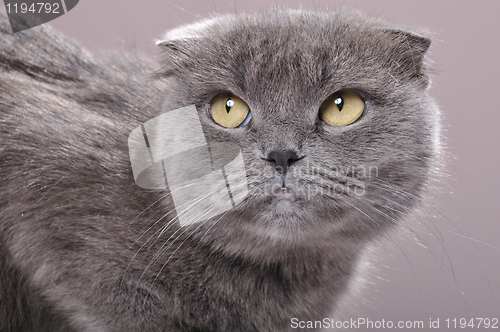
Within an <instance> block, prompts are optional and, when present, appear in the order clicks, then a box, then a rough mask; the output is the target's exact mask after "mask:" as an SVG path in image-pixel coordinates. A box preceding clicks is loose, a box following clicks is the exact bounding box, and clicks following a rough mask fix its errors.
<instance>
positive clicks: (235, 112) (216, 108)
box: [210, 93, 252, 128]
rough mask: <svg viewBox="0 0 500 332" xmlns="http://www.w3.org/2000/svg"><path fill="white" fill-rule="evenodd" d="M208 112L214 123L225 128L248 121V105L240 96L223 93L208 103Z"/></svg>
mask: <svg viewBox="0 0 500 332" xmlns="http://www.w3.org/2000/svg"><path fill="white" fill-rule="evenodd" d="M210 113H211V115H212V118H213V119H214V121H215V122H216V123H218V124H219V125H221V126H222V127H226V128H237V127H242V126H245V125H247V124H248V122H250V119H251V117H252V114H251V112H250V107H248V105H247V103H245V102H244V101H243V100H242V99H241V98H239V97H237V96H235V95H233V94H230V93H223V94H220V95H217V96H215V98H214V99H213V100H212V102H211V103H210Z"/></svg>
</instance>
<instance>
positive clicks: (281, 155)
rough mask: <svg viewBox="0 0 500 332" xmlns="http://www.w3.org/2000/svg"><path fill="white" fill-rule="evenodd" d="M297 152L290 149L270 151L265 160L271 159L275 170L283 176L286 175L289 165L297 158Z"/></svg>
mask: <svg viewBox="0 0 500 332" xmlns="http://www.w3.org/2000/svg"><path fill="white" fill-rule="evenodd" d="M299 159H301V158H299V157H298V156H297V154H296V153H295V152H293V151H292V150H279V151H271V152H270V153H269V154H268V155H267V159H266V160H267V161H271V162H274V163H275V168H276V170H277V171H278V172H279V173H280V174H281V175H283V176H285V175H286V172H287V171H288V168H289V167H290V165H291V164H292V163H293V162H295V161H297V160H299Z"/></svg>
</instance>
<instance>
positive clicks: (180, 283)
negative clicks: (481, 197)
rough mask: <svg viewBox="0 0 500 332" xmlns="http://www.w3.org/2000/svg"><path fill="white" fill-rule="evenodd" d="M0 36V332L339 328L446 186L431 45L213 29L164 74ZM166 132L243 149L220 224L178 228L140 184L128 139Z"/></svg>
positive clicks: (291, 24)
mask: <svg viewBox="0 0 500 332" xmlns="http://www.w3.org/2000/svg"><path fill="white" fill-rule="evenodd" d="M0 22H1V23H0V123H1V126H0V142H1V144H0V188H1V194H0V330H1V331H169V332H175V331H193V332H194V331H199V332H201V331H204V332H208V331H273V332H276V331H300V330H302V331H316V330H320V328H321V326H319V327H318V326H307V325H300V326H299V325H297V322H308V321H320V320H323V319H324V318H327V317H335V313H336V312H338V310H339V309H342V308H343V306H344V305H345V304H344V303H345V300H346V299H348V298H349V297H350V296H351V295H352V293H353V291H355V290H356V289H357V287H358V286H357V285H358V283H360V280H361V279H362V278H361V277H360V276H361V275H362V273H363V271H362V269H361V268H360V266H361V265H362V262H364V260H365V258H366V257H367V251H368V248H370V246H372V245H374V243H375V244H376V242H383V241H384V237H385V235H386V234H388V233H389V232H391V231H392V230H396V229H404V228H405V227H406V225H407V224H408V223H410V222H411V220H412V219H414V218H415V217H416V216H417V215H416V212H415V211H416V210H418V209H419V208H420V207H421V206H422V204H423V203H422V202H424V201H425V200H426V197H427V195H428V194H429V188H430V187H432V185H433V183H434V181H435V176H436V174H437V173H438V168H439V162H438V161H439V158H440V139H439V137H440V125H439V121H440V120H439V109H438V107H437V106H436V104H435V103H434V102H433V100H432V99H431V97H430V96H429V94H428V88H429V85H430V77H429V66H428V65H427V61H426V58H427V57H426V54H427V51H428V49H429V47H430V44H431V40H430V38H429V36H428V34H426V33H422V32H419V33H417V32H413V31H411V30H408V29H404V28H400V27H397V26H394V25H392V24H389V23H386V22H383V21H381V20H379V19H373V18H368V17H365V16H364V15H362V14H360V13H357V12H354V11H351V10H347V9H344V10H339V11H336V12H309V11H297V10H272V11H268V12H262V13H255V14H244V13H241V14H234V15H218V16H214V17H213V18H210V19H207V20H204V21H200V22H197V23H194V24H190V25H186V26H182V27H179V28H176V29H173V30H171V31H169V32H167V33H166V34H165V36H164V37H163V38H161V39H160V40H158V43H157V44H158V47H159V49H160V52H161V61H159V62H156V61H152V60H150V59H149V58H147V57H145V56H143V55H141V54H139V53H138V52H133V51H130V52H123V53H120V54H118V53H117V54H114V55H107V56H103V55H93V54H91V53H89V52H88V51H86V50H85V49H83V48H82V47H80V46H79V45H78V44H76V43H75V42H72V41H70V40H68V39H66V38H65V37H63V36H61V34H59V33H58V32H56V31H54V30H52V29H51V28H50V27H47V26H39V27H35V28H32V29H29V30H26V31H23V32H20V33H16V34H13V33H11V30H10V27H9V26H8V20H7V19H6V17H5V16H2V17H1V20H0ZM192 105H194V106H192ZM179 110H180V111H179ZM187 110H191V111H193V112H194V114H195V117H196V116H197V119H195V120H189V119H194V118H189V117H188V115H187V114H188V113H187ZM175 112H177V113H175ZM183 112H185V113H183ZM162 114H177V118H178V119H180V120H179V121H180V122H179V124H177V123H168V125H169V126H170V125H171V126H172V127H171V128H170V129H172V128H175V127H176V126H177V125H182V126H183V125H186V123H187V128H189V127H190V125H189V124H190V123H192V127H193V128H194V127H196V128H198V125H199V126H201V127H200V128H201V129H202V131H203V135H204V136H205V138H206V142H207V144H208V145H210V144H214V143H220V144H225V143H231V144H233V145H234V146H236V147H237V148H238V150H239V153H240V154H239V156H241V158H242V160H243V163H244V174H245V175H244V177H243V182H242V183H243V184H244V185H245V192H244V195H243V196H242V197H240V199H238V200H235V197H234V195H233V196H231V199H232V203H233V204H232V205H231V206H230V207H229V208H227V209H226V210H224V211H222V210H220V211H219V212H220V213H217V214H216V215H214V216H210V217H207V218H205V219H203V216H199V217H200V219H196V220H191V222H188V223H187V224H183V223H182V222H180V221H181V220H180V217H179V215H180V214H181V213H182V211H181V210H180V206H179V204H178V203H176V201H175V198H176V196H175V193H174V190H172V188H170V189H169V187H168V185H170V184H171V183H170V181H169V180H168V179H172V178H171V177H170V178H168V176H167V178H168V179H167V183H166V184H165V188H164V189H155V188H148V187H147V186H144V185H143V186H141V185H140V181H139V180H138V178H139V175H138V174H136V169H133V167H132V164H134V162H135V163H136V164H137V163H139V162H141V160H137V159H134V158H135V157H134V152H133V149H131V150H130V152H129V148H131V144H129V143H130V142H129V139H130V137H132V136H133V135H132V134H131V133H133V132H134V130H137V131H135V133H139V130H141V132H142V133H143V134H144V135H141V134H139V135H138V136H137V135H136V136H137V137H139V139H141V142H142V139H144V144H143V146H144V149H145V150H144V151H146V152H147V151H148V150H147V149H152V144H153V143H151V142H146V138H147V137H149V136H148V135H150V134H151V133H150V132H149V131H148V130H149V129H147V123H148V121H156V120H155V119H159V118H158V117H159V116H162ZM183 114H186V118H185V119H184V118H183ZM169 119H175V118H174V117H172V118H169ZM158 121H159V120H158ZM172 121H174V120H172ZM172 121H171V122H172ZM175 121H177V120H175ZM183 121H184V122H183ZM186 121H187V122H186ZM193 121H194V122H193ZM149 123H151V122H149ZM155 123H156V127H154V130H157V131H160V132H161V131H162V129H163V132H164V133H167V130H166V129H164V128H162V127H161V126H159V125H158V123H159V122H155ZM181 123H184V124H181ZM137 128H140V129H137ZM182 128H184V127H182ZM170 129H169V130H170ZM172 130H173V129H172ZM193 130H194V129H193ZM181 131H182V130H179V132H181ZM168 132H169V131H168ZM165 135H166V134H165ZM141 137H142V138H141ZM158 142H159V143H158ZM161 142H162V141H161V140H159V141H158V140H157V142H156V143H155V144H160V145H161ZM163 142H165V141H163ZM165 144H166V143H165ZM132 145H133V143H132ZM229 150H230V149H229ZM229 150H228V151H229ZM193 151H194V150H193ZM193 151H191V152H189V151H188V152H189V153H188V154H187V155H186V158H188V156H191V158H190V159H189V158H188V159H182V158H181V159H179V160H177V161H176V163H175V164H174V165H175V167H171V168H170V170H174V171H177V172H180V173H182V171H183V169H184V168H186V169H188V168H189V167H191V166H192V163H194V164H195V166H196V163H197V162H196V160H197V159H196V156H197V153H194V152H193ZM197 151H198V150H197ZM200 151H201V150H200ZM214 151H215V150H213V151H212V152H214ZM225 151H226V150H225V149H222V153H221V156H225V154H227V153H229V152H227V153H226V152H225ZM146 152H145V153H146ZM149 152H151V150H149ZM237 152H238V151H237ZM193 156H194V158H193ZM232 156H233V157H234V156H235V154H233V155H232ZM211 158H212V159H213V161H214V163H215V162H217V158H218V157H216V156H215V154H214V155H212V157H211ZM221 158H222V157H221ZM231 158H232V157H231ZM231 158H230V159H231ZM146 159H147V158H146ZM228 160H229V159H228ZM163 162H164V163H163ZM162 163H163V164H161V165H162V167H163V168H161V169H160V170H161V171H163V172H164V173H166V172H167V171H169V169H167V168H168V166H165V165H166V164H165V163H166V161H162ZM226 164H227V162H226ZM226 164H224V165H226ZM220 167H223V166H220ZM220 169H222V168H220ZM209 171H211V170H207V172H209ZM162 174H163V173H162ZM163 175H164V174H163ZM225 176H226V179H227V178H229V177H230V176H231V173H229V174H225ZM174 180H175V178H174ZM240 180H241V179H240ZM136 181H137V184H136ZM240 182H241V181H240ZM194 184H195V185H196V181H195V182H194ZM222 187H223V188H225V186H224V185H223V186H222ZM227 188H229V186H227ZM192 190H193V192H196V190H198V189H197V188H196V187H194V189H192ZM218 197H219V198H220V197H222V196H218ZM216 198H217V197H216ZM195 203H196V202H195ZM195 203H194V204H192V205H193V206H195V205H196V204H195ZM294 324H296V326H294ZM323 327H324V326H323Z"/></svg>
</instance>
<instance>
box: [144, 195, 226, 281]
mask: <svg viewBox="0 0 500 332" xmlns="http://www.w3.org/2000/svg"><path fill="white" fill-rule="evenodd" d="M216 192H217V191H213V192H211V193H208V194H206V195H204V196H202V197H201V198H197V199H196V200H192V201H194V203H192V204H190V205H189V206H188V207H187V208H185V209H183V210H182V211H181V212H179V213H178V214H177V215H176V216H175V217H174V218H173V219H172V220H175V219H179V215H181V214H184V213H187V212H189V210H190V209H192V208H193V207H194V206H195V205H196V203H198V202H199V201H201V200H203V199H204V198H206V197H208V196H210V195H212V194H214V193H216ZM192 201H190V202H188V203H191V202H192ZM188 203H186V204H188ZM172 220H171V221H172ZM190 226H191V224H190V225H189V226H188V227H190ZM169 227H170V226H169ZM181 229H182V228H181V227H180V228H178V229H177V230H176V231H175V232H174V233H173V234H172V235H171V236H170V237H169V238H168V239H167V240H166V241H165V242H164V243H163V244H162V246H161V247H160V248H159V249H158V250H157V252H156V254H155V255H154V256H153V258H152V259H151V261H150V263H149V264H148V265H147V266H146V268H145V270H144V272H143V273H142V274H141V276H140V277H139V279H138V281H137V285H138V284H139V282H140V281H141V280H142V278H143V277H144V275H145V273H146V272H147V270H148V269H149V268H150V267H151V266H152V265H153V264H154V262H156V260H157V259H158V258H159V257H160V256H161V252H163V250H164V248H165V246H166V245H167V244H168V246H167V248H166V249H167V250H168V248H170V246H171V245H172V243H173V242H175V240H174V241H172V243H170V240H171V239H172V238H173V237H174V236H175V234H176V233H177V232H178V231H179V230H181ZM163 232H164V230H163ZM182 234H183V233H182ZM182 234H181V235H182ZM159 237H160V236H158V237H157V239H156V240H155V242H156V241H157V240H158V239H159ZM169 243H170V244H169ZM150 248H151V247H150ZM148 251H149V249H148Z"/></svg>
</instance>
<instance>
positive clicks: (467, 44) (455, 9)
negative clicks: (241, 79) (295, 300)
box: [51, 0, 500, 331]
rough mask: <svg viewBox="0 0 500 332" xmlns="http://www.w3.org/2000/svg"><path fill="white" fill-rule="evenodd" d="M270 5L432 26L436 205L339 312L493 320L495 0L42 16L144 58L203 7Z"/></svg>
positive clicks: (239, 0)
mask: <svg viewBox="0 0 500 332" xmlns="http://www.w3.org/2000/svg"><path fill="white" fill-rule="evenodd" d="M273 4H278V5H280V6H285V7H288V8H306V9H318V10H324V9H327V8H328V9H335V8H338V7H341V6H347V7H353V8H357V9H360V10H361V11H363V12H365V13H366V14H369V15H374V16H378V17H382V18H385V19H387V20H389V21H392V22H396V23H403V24H405V25H408V24H409V25H411V26H417V27H425V28H428V29H430V30H431V31H433V32H434V42H433V45H432V48H431V53H430V55H431V58H432V60H433V61H434V64H433V67H434V69H435V70H436V71H437V73H436V74H435V75H434V77H433V84H432V89H431V94H432V95H433V96H434V97H435V98H436V99H437V101H438V103H439V104H440V105H441V109H442V112H443V114H444V134H445V136H446V137H447V139H446V143H447V153H448V156H447V161H448V170H447V173H448V177H447V178H446V180H445V181H444V182H443V183H442V184H441V190H440V192H439V194H437V195H436V197H435V202H436V203H437V202H439V205H437V208H430V209H428V211H427V212H428V214H429V216H430V217H429V218H428V219H427V220H423V223H422V224H421V225H416V226H415V227H416V228H418V229H419V233H420V234H421V236H422V239H421V240H415V239H413V238H412V237H411V236H409V235H404V234H403V235H400V236H397V237H396V236H392V237H391V239H390V240H388V241H385V242H384V244H383V248H382V249H381V250H377V254H378V256H379V257H380V260H379V261H377V262H376V264H375V266H376V269H375V268H374V269H371V270H370V272H369V274H370V277H369V284H368V285H367V289H366V290H365V291H364V292H363V293H362V294H361V295H359V296H358V297H357V298H355V300H354V301H352V302H353V303H352V304H350V305H349V306H348V308H349V309H346V310H345V312H344V315H345V317H347V318H350V317H352V318H358V317H365V318H370V319H372V320H382V319H385V320H386V321H387V320H393V321H399V320H423V321H424V322H425V323H426V326H427V325H428V322H429V319H431V318H432V319H437V318H440V320H441V329H442V330H446V329H444V327H445V326H444V325H445V323H444V322H443V320H444V319H446V318H454V317H457V318H461V317H464V318H467V319H470V318H475V317H481V318H492V317H497V318H500V310H499V308H500V281H499V280H500V267H499V266H500V250H499V249H498V248H500V241H499V238H500V225H499V214H500V208H499V206H500V202H498V198H499V195H498V188H499V185H500V181H499V178H500V177H499V172H498V171H497V169H496V167H497V166H499V164H500V154H499V152H498V150H499V149H498V142H499V141H500V140H499V138H500V128H499V120H500V115H499V112H498V111H497V107H498V102H497V97H498V93H499V91H497V89H498V88H499V83H500V78H499V77H500V64H499V60H498V59H499V55H500V43H499V38H498V37H499V34H500V20H499V18H498V16H499V13H500V2H499V1H435V0H434V1H430V0H418V1H396V0H385V1H302V2H300V1H287V2H283V1H281V2H274V3H271V2H263V1H260V2H259V1H252V0H212V1H206V2H205V1H194V0H182V1H179V0H169V1H161V0H142V1H138V0H136V1H131V0H128V1H125V0H120V1H118V0H113V1H111V0H106V1H103V0H82V1H80V3H79V4H78V5H77V6H76V7H75V8H74V9H73V10H71V11H70V12H69V13H67V14H66V15H64V16H63V17H60V18H58V19H56V20H55V21H53V22H52V23H51V24H52V25H53V26H55V27H56V28H58V29H59V30H61V31H62V32H64V33H65V34H66V35H67V36H70V37H72V38H74V39H76V40H78V41H80V42H81V43H83V44H84V45H85V46H87V47H88V48H89V49H90V50H92V51H98V50H109V49H118V48H120V47H122V46H123V45H125V44H127V45H129V44H131V43H132V44H133V43H135V45H136V46H137V47H138V48H139V49H141V50H142V51H144V52H146V53H147V54H149V55H151V56H156V55H157V54H158V53H157V52H158V50H157V49H156V47H155V46H154V39H155V38H158V37H160V36H161V34H162V33H163V32H164V31H165V30H167V29H169V28H172V27H175V26H177V25H180V24H185V23H189V22H192V21H195V20H196V19H199V18H205V17H207V16H208V15H209V14H210V13H213V12H219V13H226V12H240V11H256V10H262V9H266V8H269V7H270V6H272V5H273ZM423 243H427V245H423ZM460 330H461V331H466V330H469V328H466V329H460ZM470 330H472V329H470ZM474 330H476V331H477V329H474Z"/></svg>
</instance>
